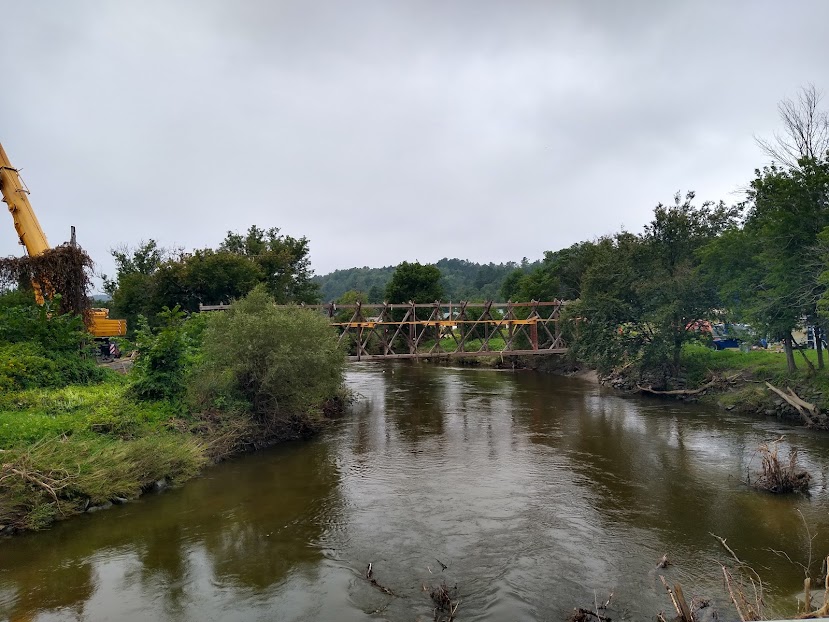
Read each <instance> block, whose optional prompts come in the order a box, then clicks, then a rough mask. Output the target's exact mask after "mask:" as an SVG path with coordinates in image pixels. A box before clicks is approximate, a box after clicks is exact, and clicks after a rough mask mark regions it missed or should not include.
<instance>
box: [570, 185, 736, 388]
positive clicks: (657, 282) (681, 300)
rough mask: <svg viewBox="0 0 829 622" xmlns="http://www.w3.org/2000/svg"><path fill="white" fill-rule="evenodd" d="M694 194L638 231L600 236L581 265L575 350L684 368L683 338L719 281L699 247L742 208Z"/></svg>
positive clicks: (604, 365) (705, 314) (616, 360)
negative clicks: (706, 269) (697, 200)
mask: <svg viewBox="0 0 829 622" xmlns="http://www.w3.org/2000/svg"><path fill="white" fill-rule="evenodd" d="M693 200H694V194H693V193H688V194H687V195H686V196H685V198H684V199H683V198H682V197H681V196H680V195H677V196H676V197H675V200H674V204H673V205H668V206H666V205H662V204H659V205H657V207H656V208H655V209H654V218H653V220H652V221H651V222H650V224H648V225H647V226H646V227H645V231H644V232H643V233H642V234H641V235H634V234H631V233H626V232H622V233H619V234H617V235H616V236H614V237H613V238H605V239H603V240H601V241H600V242H599V243H598V244H597V245H596V248H595V249H594V255H593V261H592V263H591V264H590V266H589V267H588V268H587V269H586V270H585V272H584V278H583V280H582V284H581V287H582V289H581V301H580V302H579V303H578V305H576V306H574V307H573V308H572V309H570V311H569V313H570V314H575V315H577V316H579V317H581V318H584V322H582V323H580V325H579V335H578V340H577V341H576V346H575V348H576V351H577V352H578V353H579V354H580V355H581V356H582V357H584V358H585V359H587V360H590V361H591V362H593V363H594V364H596V365H597V366H598V367H599V368H601V369H609V368H610V367H613V366H616V365H620V364H636V365H638V366H640V367H641V368H642V369H647V370H650V371H652V372H657V373H659V374H661V375H662V376H663V377H667V376H669V375H672V374H673V375H675V374H677V373H678V372H679V367H680V355H681V350H682V346H683V344H685V343H687V342H688V341H690V340H693V339H695V338H696V336H697V335H696V327H697V326H698V322H699V321H700V320H704V319H707V318H709V317H711V316H712V315H713V314H714V313H715V309H716V308H717V307H718V303H719V298H718V297H717V290H716V287H715V286H714V285H713V284H712V282H711V281H710V280H707V279H705V278H703V276H702V274H701V272H700V264H701V261H700V258H699V254H698V251H699V250H700V249H701V248H702V247H704V246H705V245H706V244H707V243H708V242H709V241H710V240H712V239H714V238H715V237H716V236H717V235H719V234H721V233H722V232H723V231H726V230H730V229H733V228H734V227H736V224H737V217H738V215H739V208H729V207H726V206H725V205H724V204H723V203H719V204H713V203H704V204H703V205H702V206H699V207H697V206H695V205H694V203H693Z"/></svg>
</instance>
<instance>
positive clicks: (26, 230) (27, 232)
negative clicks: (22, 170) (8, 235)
mask: <svg viewBox="0 0 829 622" xmlns="http://www.w3.org/2000/svg"><path fill="white" fill-rule="evenodd" d="M0 189H2V191H3V202H4V203H5V204H6V205H8V207H9V211H10V212H11V214H12V218H13V219H14V228H15V230H16V231H17V236H18V237H19V238H20V243H21V244H22V245H23V246H25V247H26V252H27V253H29V256H30V257H35V256H37V255H40V254H41V253H42V252H43V251H46V250H49V242H48V241H47V240H46V234H44V233H43V229H41V227H40V222H39V221H38V219H37V216H35V212H34V210H33V209H32V205H31V203H29V191H28V190H27V188H26V186H25V184H24V183H23V180H22V179H20V175H19V174H18V172H17V169H16V168H14V167H13V166H12V165H11V162H9V157H8V156H7V155H6V152H5V150H4V149H3V145H0Z"/></svg>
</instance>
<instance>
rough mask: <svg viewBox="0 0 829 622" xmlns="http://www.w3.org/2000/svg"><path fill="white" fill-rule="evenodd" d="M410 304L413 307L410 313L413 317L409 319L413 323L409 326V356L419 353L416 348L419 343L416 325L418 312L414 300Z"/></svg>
mask: <svg viewBox="0 0 829 622" xmlns="http://www.w3.org/2000/svg"><path fill="white" fill-rule="evenodd" d="M409 304H410V305H411V306H412V307H411V311H410V313H411V317H410V318H409V321H410V322H411V323H410V324H409V354H415V353H416V351H417V348H416V347H415V343H417V324H415V322H416V321H417V310H416V307H415V303H414V301H413V300H410V301H409Z"/></svg>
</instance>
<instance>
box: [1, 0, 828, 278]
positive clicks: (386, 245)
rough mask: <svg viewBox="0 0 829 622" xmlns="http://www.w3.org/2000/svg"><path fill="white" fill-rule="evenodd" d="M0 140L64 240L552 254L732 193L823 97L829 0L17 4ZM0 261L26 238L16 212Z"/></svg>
mask: <svg viewBox="0 0 829 622" xmlns="http://www.w3.org/2000/svg"><path fill="white" fill-rule="evenodd" d="M3 22H4V25H5V28H4V33H3V38H2V40H0V53H2V58H3V60H4V62H3V74H4V75H3V80H2V85H3V91H2V93H0V141H2V143H3V145H4V146H5V148H6V151H7V153H8V154H9V157H10V159H11V160H12V163H13V164H14V165H15V166H17V167H20V168H22V169H23V178H24V180H25V181H26V182H27V184H28V186H29V188H30V190H31V193H32V194H31V201H32V204H33V206H34V208H35V210H36V212H37V214H38V216H39V218H40V221H41V223H42V225H43V228H44V230H45V231H46V233H47V235H48V237H49V239H50V241H51V242H52V243H53V244H57V243H60V242H62V241H64V240H66V239H67V238H68V235H69V227H70V225H76V226H77V228H78V236H79V241H80V242H81V244H82V245H83V246H84V247H85V248H86V249H87V250H88V251H89V252H90V254H91V255H92V256H93V258H94V259H95V260H96V262H97V263H98V266H99V269H100V270H102V271H104V272H108V271H109V272H111V270H112V263H111V261H110V259H109V254H108V249H109V248H111V247H113V246H116V245H121V244H129V245H134V244H136V243H138V242H139V241H140V240H142V239H143V240H146V239H149V238H155V239H157V240H158V241H159V242H160V243H161V244H162V245H165V246H182V247H186V248H194V247H203V246H215V245H217V244H218V243H219V241H220V240H221V239H222V238H223V237H224V234H225V232H226V231H227V230H229V229H232V230H243V229H246V228H247V227H248V226H249V225H251V224H257V225H259V226H262V227H271V226H276V227H280V228H281V229H282V231H283V233H287V234H290V235H293V236H295V237H300V236H303V235H304V236H307V237H308V238H309V239H310V242H311V259H312V263H313V267H314V269H315V270H316V272H317V273H318V274H324V273H326V272H330V271H331V270H334V269H337V268H348V267H352V266H363V265H368V266H380V265H390V264H397V263H399V262H400V261H402V260H415V259H417V260H419V261H421V262H425V261H436V260H438V259H440V258H441V257H460V258H466V259H470V260H474V261H485V262H488V261H495V262H500V261H508V260H520V259H521V258H522V257H524V256H526V257H529V258H530V259H536V258H539V257H540V256H541V255H542V253H543V251H545V250H555V249H558V248H562V247H565V246H568V245H570V244H572V243H574V242H577V241H579V240H583V239H591V238H594V237H596V236H599V235H602V234H605V233H610V232H612V231H615V230H617V229H619V228H620V227H621V226H625V227H627V228H628V229H631V230H639V229H640V228H641V226H642V225H643V224H644V223H645V222H646V221H647V220H648V217H649V214H650V212H651V210H652V208H653V206H654V205H655V204H656V203H658V202H659V201H669V200H671V197H672V196H673V194H674V193H675V192H676V191H677V190H683V191H684V190H687V189H694V190H696V191H697V196H698V197H700V198H701V199H709V198H710V199H716V200H719V199H724V200H726V201H729V202H731V201H736V200H737V199H738V198H739V197H738V195H737V194H736V193H737V191H738V190H739V188H740V187H742V186H744V185H745V183H746V182H747V181H748V180H749V179H751V176H752V171H753V170H754V168H755V167H757V166H758V165H760V164H762V163H763V156H762V154H761V153H760V152H759V150H758V149H757V147H756V145H755V143H754V139H753V136H754V135H755V134H756V135H770V134H771V133H772V132H773V131H774V130H775V129H776V128H777V126H778V121H777V111H776V104H777V102H778V100H780V99H781V98H783V97H786V96H793V95H795V94H796V91H797V88H798V87H799V86H800V85H803V84H805V83H808V82H813V83H815V84H816V86H817V87H818V88H821V89H827V90H829V63H828V62H827V58H829V38H827V36H826V24H829V2H826V1H824V0H813V1H806V0H803V1H799V0H790V1H787V2H779V1H762V0H752V1H748V0H746V1H743V2H740V1H736V0H735V1H733V2H724V1H720V0H717V1H710V2H701V1H693V2H691V1H688V2H665V1H664V0H653V1H649V2H645V1H642V2H633V1H626V2H617V1H614V0H605V1H599V0H594V1H590V2H581V1H576V0H573V1H571V2H565V1H553V0H547V1H544V2H542V1H536V2H533V1H520V0H510V1H506V0H505V1H502V2H494V1H489V0H469V1H463V0H456V1H447V0H440V1H437V0H436V1H429V0H420V1H415V0H409V1H402V0H401V1H394V0H376V1H375V0H348V1H347V0H337V1H334V0H331V1H328V2H319V1H309V0H302V1H300V0H296V1H293V2H280V1H277V0H235V1H230V0H142V1H141V2H135V1H130V2H127V1H121V0H108V1H107V2H99V1H85V0H40V1H37V2H34V1H30V2H13V3H7V5H6V6H5V7H4V11H3ZM4 218H6V219H7V220H6V223H5V226H0V255H3V256H4V255H10V254H20V253H21V248H20V247H19V246H18V245H17V241H16V236H15V234H14V231H13V228H12V222H11V218H10V217H9V216H5V217H4Z"/></svg>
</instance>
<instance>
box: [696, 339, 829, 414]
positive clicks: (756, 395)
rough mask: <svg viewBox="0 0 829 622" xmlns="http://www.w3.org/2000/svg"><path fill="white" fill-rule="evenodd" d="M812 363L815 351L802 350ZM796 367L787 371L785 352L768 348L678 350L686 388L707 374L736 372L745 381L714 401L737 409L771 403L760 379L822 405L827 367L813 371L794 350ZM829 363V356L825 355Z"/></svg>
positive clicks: (827, 384)
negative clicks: (789, 388) (745, 350)
mask: <svg viewBox="0 0 829 622" xmlns="http://www.w3.org/2000/svg"><path fill="white" fill-rule="evenodd" d="M804 354H805V355H806V357H807V358H808V359H809V360H810V361H811V363H812V365H814V366H815V368H817V352H815V351H814V350H806V351H804ZM795 362H796V363H797V366H798V369H797V371H796V372H794V373H793V374H790V373H789V371H788V368H787V366H786V355H785V354H784V353H783V352H775V351H772V350H750V351H748V352H743V351H740V350H736V349H729V350H714V349H712V348H708V347H705V346H703V345H700V344H688V345H686V346H685V348H684V349H683V351H682V365H683V370H684V373H685V375H686V377H687V380H688V387H690V388H693V387H698V386H700V385H702V384H703V383H704V382H705V381H706V380H707V379H708V377H709V376H710V375H711V373H714V374H716V375H718V376H730V375H734V374H737V373H740V374H741V375H742V376H743V378H744V379H745V380H753V381H754V382H745V383H744V384H743V385H742V386H740V387H739V388H738V389H737V390H734V391H731V392H728V393H725V394H721V395H719V396H718V398H717V399H718V401H719V402H721V403H722V404H723V405H725V406H735V407H736V406H739V409H740V410H746V411H749V410H762V409H765V408H768V407H770V406H771V404H770V402H771V401H772V398H771V396H770V393H769V391H768V389H767V388H766V387H765V384H764V382H770V383H771V384H773V385H775V386H778V387H787V386H788V387H791V388H792V389H794V390H796V391H797V392H798V394H799V395H801V397H804V396H805V397H806V398H807V399H809V400H811V401H814V402H815V403H817V404H818V405H823V402H824V401H825V400H824V399H823V395H824V394H825V395H826V396H827V398H829V370H818V369H816V371H815V372H814V373H813V372H812V371H811V370H810V369H809V367H808V365H806V363H805V361H804V359H803V355H802V354H801V353H800V352H796V353H795ZM826 362H827V364H828V365H829V356H827V357H826Z"/></svg>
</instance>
